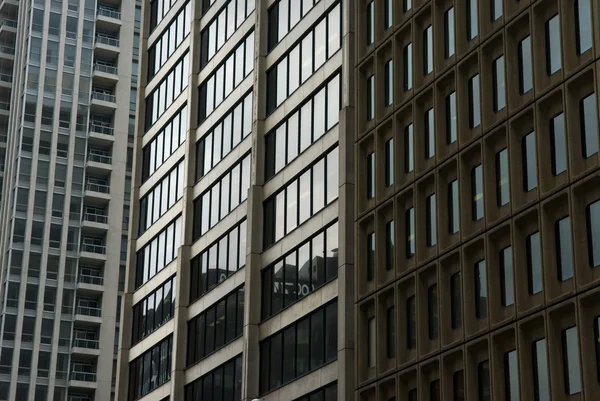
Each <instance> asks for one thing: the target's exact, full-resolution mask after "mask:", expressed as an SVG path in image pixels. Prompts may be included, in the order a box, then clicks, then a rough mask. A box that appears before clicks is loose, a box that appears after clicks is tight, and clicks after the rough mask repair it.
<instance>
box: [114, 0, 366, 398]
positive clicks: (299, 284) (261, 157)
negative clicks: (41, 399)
mask: <svg viewBox="0 0 600 401" xmlns="http://www.w3.org/2000/svg"><path fill="white" fill-rule="evenodd" d="M351 4H352V3H351V2H345V1H339V0H335V1H333V0H320V1H315V0H302V1H300V0H291V1H290V0H277V1H262V0H256V1H255V0H227V1H226V0H216V1H215V0H213V1H209V0H204V1H195V2H194V1H190V2H185V1H175V2H173V1H171V2H169V1H166V0H154V1H150V2H147V3H145V6H144V7H143V18H142V21H143V29H142V41H141V43H142V45H141V48H142V52H141V66H142V67H141V70H142V74H141V75H140V92H139V99H138V100H139V104H140V111H139V114H138V120H137V121H138V123H137V131H136V142H135V143H136V145H135V154H136V157H135V160H136V162H135V164H136V166H135V168H134V171H135V173H134V178H133V190H132V194H133V213H132V226H131V227H132V235H131V240H130V244H129V262H128V270H127V285H126V290H125V296H124V300H123V302H124V309H123V310H124V313H126V314H128V315H130V316H131V319H125V320H124V322H123V326H122V332H121V348H120V354H119V355H120V358H119V375H118V376H119V384H118V399H119V400H137V399H142V398H143V399H152V400H169V399H170V400H186V401H192V400H200V399H203V400H207V399H208V400H213V399H214V400H228V401H231V400H241V399H245V400H246V399H253V398H258V397H259V396H260V397H264V398H265V399H273V398H277V399H281V400H307V399H308V398H307V397H308V396H310V397H311V399H325V400H328V401H329V400H337V399H350V398H352V397H353V396H354V384H353V383H354V380H353V377H354V373H353V372H354V363H353V360H354V336H353V330H354V322H353V315H354V314H353V309H354V298H353V294H354V273H353V260H354V251H353V249H354V246H353V244H354V236H353V232H354V218H353V215H354V181H353V180H354V165H353V161H354V156H353V155H354V141H353V140H352V139H350V138H353V135H354V134H353V127H354V113H353V103H352V99H353V96H354V95H353V77H354V71H353V68H348V67H347V66H353V65H354V59H353V55H354V44H353V33H352V27H353V22H352V21H351V18H353V17H352V7H351Z"/></svg>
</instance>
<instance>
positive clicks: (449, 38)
mask: <svg viewBox="0 0 600 401" xmlns="http://www.w3.org/2000/svg"><path fill="white" fill-rule="evenodd" d="M453 55H454V7H450V8H449V9H447V10H446V12H445V13H444V56H445V57H446V58H448V57H451V56H453Z"/></svg>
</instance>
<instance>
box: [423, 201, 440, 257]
mask: <svg viewBox="0 0 600 401" xmlns="http://www.w3.org/2000/svg"><path fill="white" fill-rule="evenodd" d="M425 209H426V212H425V220H426V223H425V224H426V240H427V246H428V247H431V246H434V245H436V244H437V216H436V208H435V194H431V195H429V196H428V197H427V199H426V200H425Z"/></svg>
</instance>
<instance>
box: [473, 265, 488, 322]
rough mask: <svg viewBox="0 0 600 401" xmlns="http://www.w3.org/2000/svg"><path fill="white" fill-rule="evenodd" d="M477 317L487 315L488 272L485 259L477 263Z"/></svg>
mask: <svg viewBox="0 0 600 401" xmlns="http://www.w3.org/2000/svg"><path fill="white" fill-rule="evenodd" d="M474 274H475V277H474V280H475V287H474V288H475V317H476V318H477V319H483V318H486V317H487V272H486V269H485V260H480V261H479V262H477V263H475V268H474Z"/></svg>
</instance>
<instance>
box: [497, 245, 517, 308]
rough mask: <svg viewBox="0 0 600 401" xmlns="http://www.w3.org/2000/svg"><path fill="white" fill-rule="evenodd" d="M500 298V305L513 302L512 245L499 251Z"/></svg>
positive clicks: (507, 304) (508, 304)
mask: <svg viewBox="0 0 600 401" xmlns="http://www.w3.org/2000/svg"><path fill="white" fill-rule="evenodd" d="M500 298H501V299H500V300H501V302H502V306H505V307H506V306H510V305H513V304H514V303H515V289H514V279H513V267H512V247H510V246H509V247H506V248H504V249H502V250H501V251H500Z"/></svg>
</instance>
